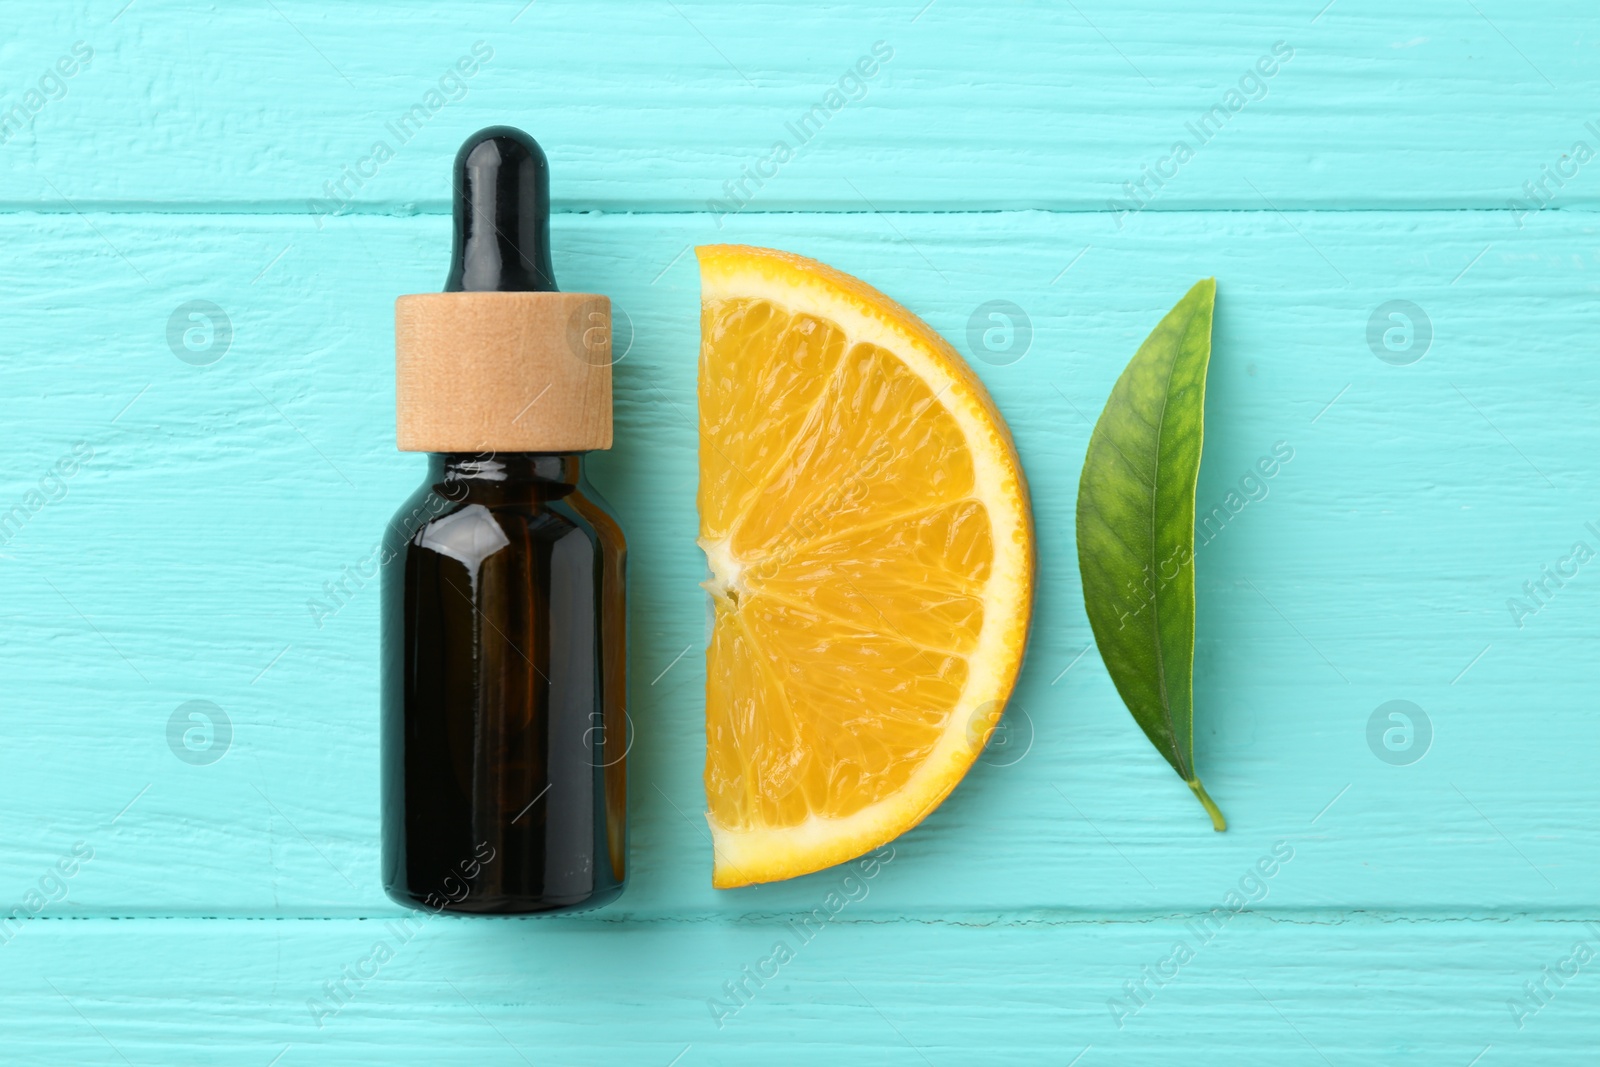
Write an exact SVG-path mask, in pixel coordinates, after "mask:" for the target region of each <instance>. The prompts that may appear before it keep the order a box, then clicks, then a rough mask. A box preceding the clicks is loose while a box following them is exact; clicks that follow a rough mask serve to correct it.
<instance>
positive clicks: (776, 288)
mask: <svg viewBox="0 0 1600 1067" xmlns="http://www.w3.org/2000/svg"><path fill="white" fill-rule="evenodd" d="M697 251H698V254H699V258H700V280H701V299H702V308H701V320H700V321H701V331H702V341H701V350H700V493H699V506H700V547H701V548H702V549H704V550H705V553H706V558H707V560H708V561H709V564H710V578H709V579H708V580H707V581H706V582H705V583H704V584H705V588H706V589H707V590H708V591H709V592H710V594H711V599H712V604H713V607H714V614H715V624H714V630H713V633H712V637H711V642H710V645H709V647H708V648H707V650H706V800H707V804H708V806H709V809H710V810H709V811H708V812H707V816H706V817H707V820H708V821H709V822H710V824H711V833H712V837H713V842H714V846H715V847H714V853H715V857H716V860H715V871H714V873H713V883H714V884H715V885H716V886H717V887H719V888H731V887H733V886H740V885H748V884H750V883H752V882H770V881H775V880H777V879H780V878H793V877H795V876H796V875H801V874H807V873H809V872H811V871H816V870H820V869H822V868H823V867H827V866H831V865H832V864H835V863H841V862H843V861H845V860H847V859H850V858H852V857H854V856H858V855H860V854H861V853H863V852H866V851H868V850H870V849H873V848H876V847H877V846H879V845H881V844H883V843H884V842H886V841H890V840H892V839H893V838H895V837H897V836H899V835H900V834H902V833H904V832H905V831H906V830H908V829H910V828H911V827H913V826H915V825H916V824H917V823H919V822H921V821H922V819H923V818H924V817H925V816H927V814H928V813H929V812H930V811H932V810H933V809H934V808H935V807H937V806H938V804H939V802H940V801H942V800H943V799H944V798H945V796H946V795H948V794H949V792H950V790H951V789H953V788H954V787H955V784H956V783H957V782H959V781H960V780H961V777H962V775H964V774H965V773H966V771H967V768H968V767H969V766H971V765H972V761H973V760H974V759H975V758H976V756H977V755H978V753H979V752H980V751H981V750H982V747H983V744H984V743H985V742H986V741H987V740H988V736H989V733H990V731H991V730H992V729H993V728H994V725H995V723H996V722H997V721H998V719H999V709H1000V708H1002V707H1003V706H1004V703H1005V700H1006V698H1007V697H1008V696H1009V695H1010V692H1011V687H1012V685H1013V684H1014V683H1015V681H1016V677H1017V671H1018V669H1019V668H1020V666H1021V664H1022V653H1023V646H1024V644H1025V642H1026V638H1027V633H1028V619H1029V613H1030V609H1031V605H1032V596H1033V569H1034V547H1033V527H1032V518H1031V515H1030V513H1029V507H1028V491H1027V484H1026V482H1025V481H1024V480H1023V476H1022V468H1021V465H1020V464H1019V462H1018V460H1017V453H1016V449H1015V448H1014V447H1013V445H1012V443H1011V436H1010V434H1009V432H1008V431H1007V430H1006V427H1005V423H1004V422H1003V421H1002V420H1001V418H1000V415H999V413H998V412H997V411H996V410H995V407H994V404H993V403H992V402H991V401H990V399H989V395H988V393H986V392H985V391H984V388H983V386H982V384H980V383H979V381H978V379H977V378H976V377H975V376H974V375H973V373H972V371H971V369H970V368H968V367H967V365H966V364H965V363H964V362H963V361H962V359H961V357H960V356H959V355H958V354H957V353H956V351H955V350H954V349H953V348H951V347H950V345H949V344H948V343H947V342H946V341H945V340H944V339H943V338H941V337H940V336H939V335H938V334H936V333H935V332H934V331H933V330H932V329H930V328H929V327H928V326H927V325H926V324H925V323H923V322H922V321H921V320H920V319H918V318H917V317H916V316H915V315H912V314H911V313H910V312H909V311H907V310H906V309H905V308H902V307H901V306H900V305H898V304H896V303H894V302H893V301H892V300H890V299H889V298H888V297H886V296H884V295H883V294H882V293H879V292H878V291H877V290H875V289H873V288H871V287H870V286H867V285H865V284H863V283H862V282H860V281H858V280H857V279H855V278H852V277H850V276H849V275H847V274H843V273H840V272H839V271H836V270H834V269H833V268H831V267H828V266H825V265H823V264H821V263H817V262H815V261H813V260H809V259H805V258H803V257H801V256H796V255H792V254H790V253H787V252H778V251H774V250H772V249H768V248H749V247H744V246H738V245H710V246H706V247H702V248H700V249H698V250H697Z"/></svg>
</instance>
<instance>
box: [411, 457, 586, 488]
mask: <svg viewBox="0 0 1600 1067" xmlns="http://www.w3.org/2000/svg"><path fill="white" fill-rule="evenodd" d="M583 456H584V453H582V452H432V453H429V455H428V477H429V480H430V481H433V482H435V483H444V484H445V485H446V486H451V485H459V486H463V487H464V488H466V489H469V490H470V489H479V488H482V489H491V488H494V487H497V486H511V485H528V484H543V485H547V486H549V487H550V488H551V489H553V490H564V491H571V490H572V489H575V488H577V486H578V483H579V481H580V480H582V478H583ZM449 495H454V494H449Z"/></svg>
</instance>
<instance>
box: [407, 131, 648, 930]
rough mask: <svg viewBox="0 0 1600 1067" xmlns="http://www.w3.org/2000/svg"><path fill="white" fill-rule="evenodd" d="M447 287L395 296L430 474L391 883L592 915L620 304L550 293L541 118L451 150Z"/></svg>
mask: <svg viewBox="0 0 1600 1067" xmlns="http://www.w3.org/2000/svg"><path fill="white" fill-rule="evenodd" d="M454 177H455V196H454V203H455V208H454V215H455V249H454V255H453V258H452V262H451V268H450V272H449V275H448V278H447V280H446V284H445V291H444V292H442V293H430V294H422V295H414V296H403V297H401V298H400V299H399V301H398V302H397V304H396V311H395V345H396V389H395V394H396V403H397V408H398V419H397V430H398V434H397V436H398V439H399V446H400V448H401V449H402V450H403V451H420V452H427V453H430V456H429V468H428V476H427V479H426V481H425V482H424V484H423V485H422V486H421V487H420V488H419V489H418V490H417V491H416V493H414V494H413V495H412V497H411V499H409V500H408V501H407V502H406V503H405V504H404V505H402V506H401V508H400V511H399V512H398V513H397V514H396V516H395V518H394V520H393V521H392V522H391V523H390V527H389V531H388V533H387V535H386V546H387V548H388V551H386V552H385V553H384V559H385V564H384V572H383V654H382V661H383V662H382V676H383V731H382V733H383V871H384V888H385V890H386V891H387V892H388V894H389V895H390V896H391V897H392V898H393V899H395V900H396V901H398V902H400V903H402V904H406V905H408V906H413V907H419V906H420V907H427V908H431V909H434V910H444V911H455V912H466V913H479V914H528V913H538V912H560V911H575V910H580V909H586V908H594V907H599V906H601V905H604V904H606V903H609V902H610V901H612V900H615V899H616V898H617V897H618V896H620V895H621V893H622V890H623V888H624V885H625V884H626V880H627V827H626V799H627V798H626V788H627V787H626V770H625V768H626V757H627V750H628V747H629V744H630V738H629V725H630V724H629V722H628V718H627V714H626V657H625V647H626V607H625V597H624V568H625V555H626V548H625V544H624V540H623V535H622V530H621V527H620V526H618V524H617V521H616V519H615V518H614V517H613V516H612V515H611V513H610V511H609V509H608V507H607V506H606V505H605V503H604V502H603V501H602V500H601V499H600V497H599V496H598V495H597V494H596V493H595V491H594V489H593V488H592V487H591V486H590V485H589V484H588V482H587V481H586V479H585V477H584V473H583V461H584V456H585V454H586V453H588V452H590V451H593V450H597V449H604V448H609V447H610V446H611V358H610V356H611V348H610V301H609V300H607V299H606V298H605V297H602V296H593V295H588V294H579V293H561V292H558V291H557V290H556V284H555V277H554V271H553V269H552V267H551V261H550V231H549V203H550V199H549V170H548V165H547V163H546V161H545V157H544V153H543V152H542V151H541V150H540V148H539V146H538V144H537V143H535V142H534V140H533V139H532V138H530V137H528V136H527V135H526V134H524V133H522V132H521V131H518V130H513V129H510V128H508V127H494V128H491V129H488V130H484V131H482V132H481V133H478V134H476V135H474V136H473V137H472V138H470V139H469V140H468V141H467V143H466V144H465V145H464V146H463V147H462V149H461V152H460V154H459V155H458V156H457V157H456V163H455V174H454Z"/></svg>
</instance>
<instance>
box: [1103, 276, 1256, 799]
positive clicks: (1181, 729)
mask: <svg viewBox="0 0 1600 1067" xmlns="http://www.w3.org/2000/svg"><path fill="white" fill-rule="evenodd" d="M1216 293H1217V283H1216V279H1214V278H1207V279H1205V280H1204V281H1201V282H1197V283H1195V286H1194V288H1193V289H1190V290H1189V292H1188V293H1187V294H1186V295H1185V296H1184V298H1183V299H1182V300H1180V301H1178V303H1177V306H1176V307H1174V308H1173V309H1172V310H1171V311H1169V312H1168V313H1167V316H1166V318H1164V319H1162V320H1161V323H1160V325H1158V326H1157V327H1156V328H1155V329H1154V330H1153V331H1151V333H1150V336H1149V337H1147V338H1145V342H1144V344H1142V345H1140V346H1139V351H1138V352H1136V353H1134V356H1133V359H1132V360H1130V361H1129V363H1128V366H1127V369H1126V370H1124V371H1123V372H1122V377H1120V378H1118V379H1117V384H1116V385H1115V386H1114V387H1113V388H1112V390H1111V398H1110V399H1109V400H1107V401H1106V408H1105V410H1104V411H1103V412H1101V413H1100V421H1099V422H1098V423H1096V424H1095V428H1094V434H1093V435H1092V436H1091V437H1090V438H1089V454H1088V456H1087V457H1086V458H1085V459H1084V462H1083V477H1082V479H1080V481H1079V483H1078V565H1079V569H1080V570H1081V571H1082V573H1083V602H1084V606H1085V607H1086V608H1087V609H1088V612H1089V625H1090V626H1091V627H1092V628H1093V629H1094V640H1095V644H1096V645H1098V646H1099V648H1100V658H1101V659H1102V660H1104V661H1105V665H1106V669H1107V670H1108V671H1109V672H1110V673H1111V680H1112V681H1113V682H1114V683H1116V686H1117V692H1118V693H1120V694H1121V695H1122V702H1123V703H1124V704H1126V705H1128V710H1129V711H1130V712H1132V713H1133V718H1134V721H1135V722H1137V723H1138V724H1139V728H1140V729H1142V730H1143V731H1144V733H1145V736H1146V737H1148V738H1149V739H1150V743H1151V744H1153V745H1155V746H1156V751H1158V752H1160V753H1161V755H1162V756H1163V757H1165V758H1166V761H1167V762H1168V763H1170V764H1172V769H1173V770H1175V771H1177V772H1178V776H1179V777H1180V778H1182V779H1183V780H1184V781H1185V782H1187V783H1188V784H1189V788H1190V789H1192V790H1194V794H1195V796H1197V797H1199V798H1200V803H1201V804H1203V805H1205V809H1206V811H1207V812H1209V813H1210V815H1211V822H1212V825H1213V826H1214V827H1215V828H1216V829H1217V830H1226V829H1227V828H1228V824H1227V822H1226V821H1225V820H1224V819H1223V817H1222V812H1221V811H1219V810H1218V809H1217V806H1216V804H1214V803H1213V802H1212V800H1211V798H1210V797H1209V796H1207V795H1206V791H1205V787H1203V786H1202V785H1201V784H1200V776H1199V775H1198V774H1196V773H1195V767H1194V490H1195V480H1196V478H1197V477H1198V476H1199V474H1200V444H1201V439H1202V437H1203V436H1204V429H1205V406H1206V365H1207V364H1208V363H1209V362H1210V359H1211V311H1212V307H1213V306H1214V304H1215V303H1216Z"/></svg>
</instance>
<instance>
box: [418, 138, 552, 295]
mask: <svg viewBox="0 0 1600 1067" xmlns="http://www.w3.org/2000/svg"><path fill="white" fill-rule="evenodd" d="M453 179H454V180H453V182H452V184H453V185H454V187H455V209H454V214H455V250H454V252H452V254H451V257H450V276H449V277H448V278H446V279H445V283H444V291H445V292H447V293H463V292H466V293H553V292H556V274H555V270H554V268H552V267H551V266H550V164H549V163H548V162H546V160H545V158H544V151H543V150H542V149H541V148H540V147H539V142H537V141H535V140H534V139H533V138H532V137H529V136H528V135H527V134H525V133H523V132H522V131H521V130H518V129H513V128H512V127H510V126H490V127H489V128H488V129H486V130H479V131H478V132H477V133H475V134H473V135H472V136H471V137H469V138H467V141H466V143H465V144H463V145H462V146H461V151H460V152H457V153H456V163H455V173H454V175H453Z"/></svg>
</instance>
